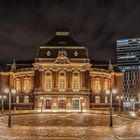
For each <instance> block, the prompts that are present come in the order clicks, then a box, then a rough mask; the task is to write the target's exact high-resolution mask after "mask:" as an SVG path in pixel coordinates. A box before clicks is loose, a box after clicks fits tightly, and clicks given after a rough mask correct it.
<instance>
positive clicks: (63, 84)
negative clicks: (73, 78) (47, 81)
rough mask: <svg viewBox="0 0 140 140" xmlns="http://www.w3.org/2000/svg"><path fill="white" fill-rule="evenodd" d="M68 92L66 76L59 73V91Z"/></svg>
mask: <svg viewBox="0 0 140 140" xmlns="http://www.w3.org/2000/svg"><path fill="white" fill-rule="evenodd" d="M65 90H66V75H65V72H60V73H59V91H65Z"/></svg>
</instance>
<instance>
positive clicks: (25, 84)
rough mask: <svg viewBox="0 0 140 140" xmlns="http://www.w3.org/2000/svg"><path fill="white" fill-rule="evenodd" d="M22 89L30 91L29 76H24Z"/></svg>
mask: <svg viewBox="0 0 140 140" xmlns="http://www.w3.org/2000/svg"><path fill="white" fill-rule="evenodd" d="M24 91H25V92H29V91H30V78H29V77H25V78H24Z"/></svg>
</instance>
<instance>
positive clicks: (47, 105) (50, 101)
mask: <svg viewBox="0 0 140 140" xmlns="http://www.w3.org/2000/svg"><path fill="white" fill-rule="evenodd" d="M51 106H52V100H46V109H51Z"/></svg>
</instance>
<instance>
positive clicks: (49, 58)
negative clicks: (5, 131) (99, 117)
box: [0, 32, 123, 111]
mask: <svg viewBox="0 0 140 140" xmlns="http://www.w3.org/2000/svg"><path fill="white" fill-rule="evenodd" d="M93 65H94V64H92V63H91V62H90V58H89V55H88V49H87V48H86V47H85V46H83V45H81V44H79V43H77V42H76V41H75V40H74V39H73V38H71V37H70V36H69V32H56V35H55V37H53V38H52V39H51V40H50V41H48V42H47V43H46V44H45V45H43V46H40V47H39V48H38V51H37V54H36V57H35V59H34V61H31V62H30V63H28V64H27V63H26V62H18V61H15V60H14V62H13V64H11V65H9V66H10V70H9V71H2V72H1V73H0V87H1V94H2V95H5V93H4V89H5V88H7V87H8V88H10V89H15V90H16V93H15V94H13V93H11V94H12V107H13V108H16V109H42V110H49V111H80V110H81V109H82V110H83V111H86V110H90V109H94V108H98V107H100V108H102V107H107V106H109V104H110V103H109V102H110V100H109V99H110V97H109V96H108V95H106V92H105V91H106V90H112V89H114V88H115V89H117V94H118V95H122V78H123V74H122V73H120V72H114V70H113V67H112V65H111V63H109V66H108V70H105V69H101V68H93ZM116 102H117V101H116V100H115V97H114V98H113V103H114V104H115V103H116ZM4 103H5V105H6V104H8V99H5V101H4Z"/></svg>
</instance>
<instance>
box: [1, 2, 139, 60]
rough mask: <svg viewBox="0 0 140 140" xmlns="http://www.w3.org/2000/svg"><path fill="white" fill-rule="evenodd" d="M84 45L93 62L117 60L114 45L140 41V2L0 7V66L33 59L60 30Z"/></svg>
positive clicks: (63, 3) (6, 3) (13, 4)
mask: <svg viewBox="0 0 140 140" xmlns="http://www.w3.org/2000/svg"><path fill="white" fill-rule="evenodd" d="M62 27H63V28H69V30H70V32H71V36H73V37H74V38H75V39H76V40H77V41H79V42H81V43H83V44H85V45H86V46H87V47H88V49H89V52H90V56H91V57H92V58H93V59H100V60H105V59H107V58H108V57H111V58H112V59H113V60H115V41H116V40H117V39H121V38H130V37H140V35H139V31H140V1H139V0H123V1H122V0H29V1H27V0H20V1H19V0H12V1H10V2H9V1H8V0H5V1H3V2H1V3H0V47H1V53H0V62H8V61H11V59H13V58H14V57H15V58H17V59H32V58H34V56H35V54H36V50H37V48H38V47H39V46H40V45H41V44H44V43H46V42H47V41H48V40H49V39H50V38H51V37H52V36H53V35H54V32H55V30H56V29H57V28H62Z"/></svg>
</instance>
